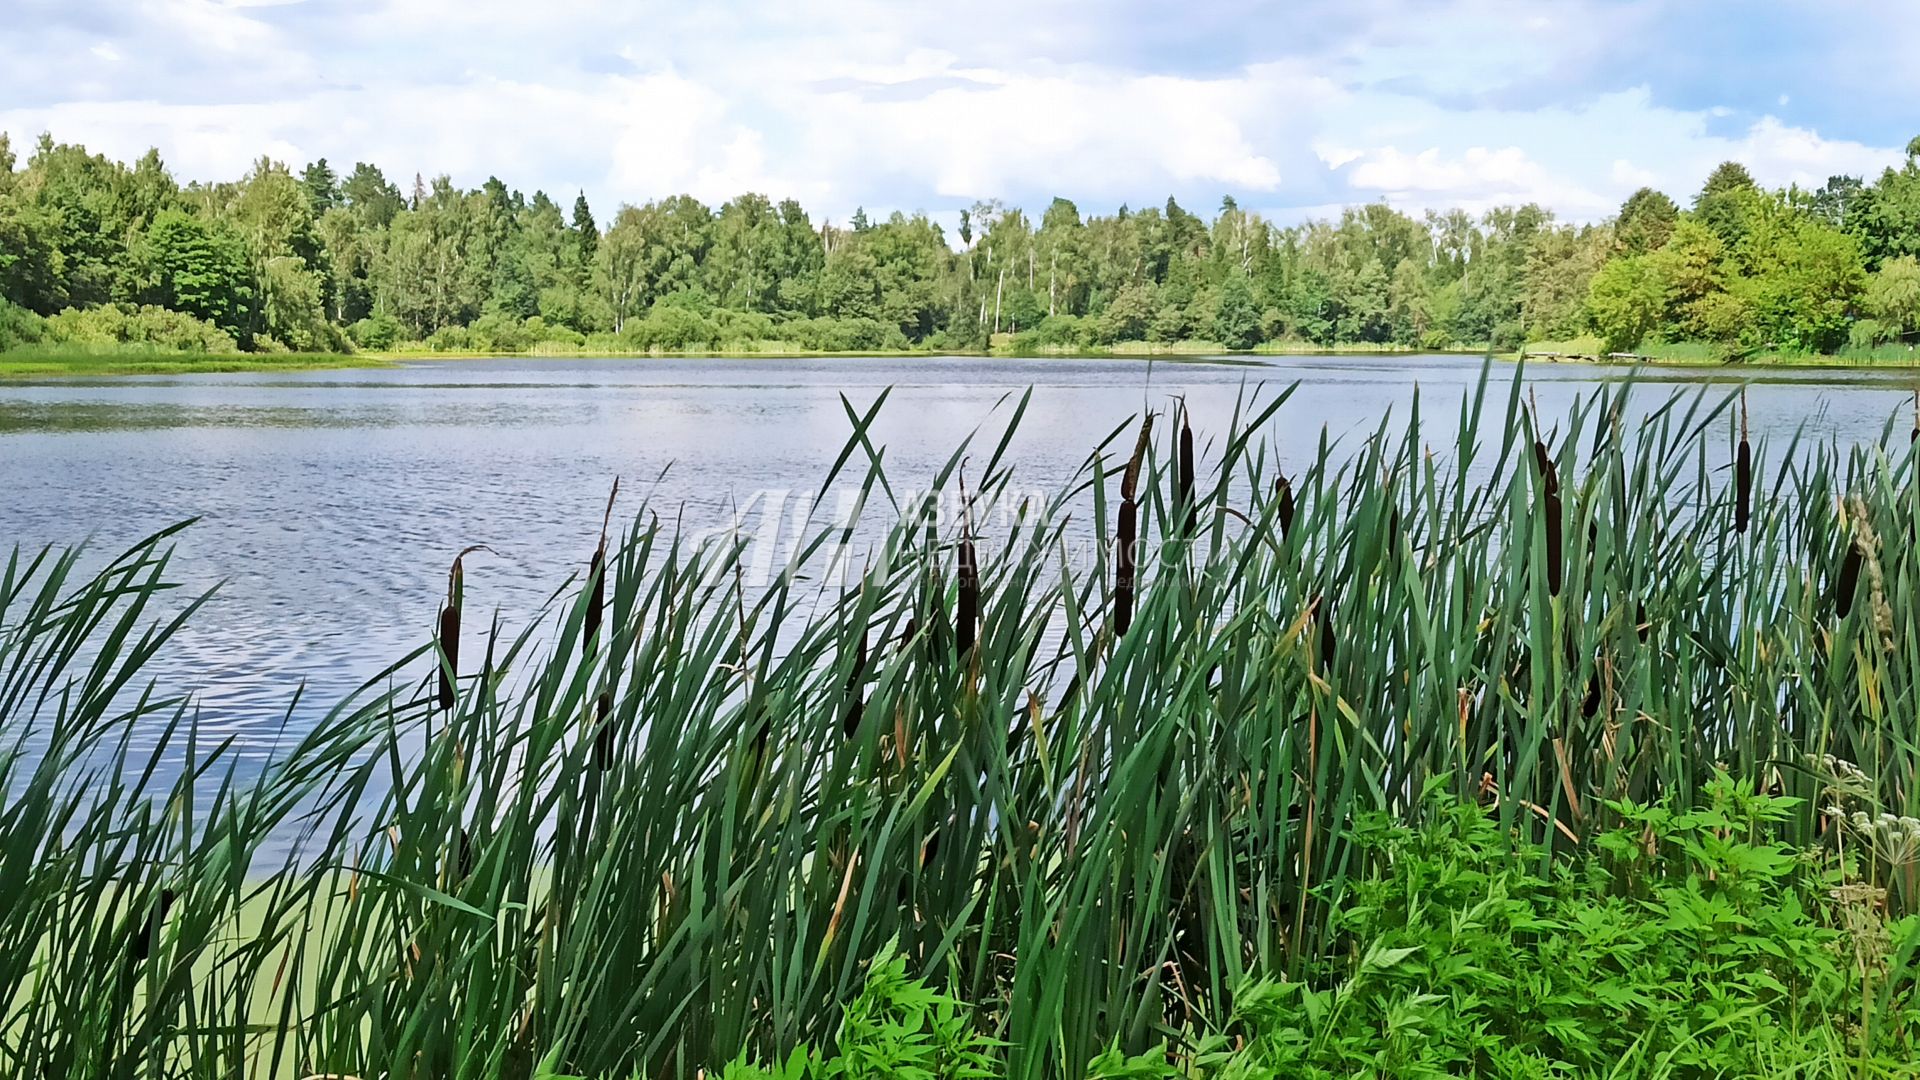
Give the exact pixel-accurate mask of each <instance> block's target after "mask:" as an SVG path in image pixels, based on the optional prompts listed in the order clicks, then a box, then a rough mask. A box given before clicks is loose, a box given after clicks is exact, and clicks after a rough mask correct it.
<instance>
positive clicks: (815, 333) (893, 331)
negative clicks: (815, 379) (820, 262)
mask: <svg viewBox="0 0 1920 1080" xmlns="http://www.w3.org/2000/svg"><path fill="white" fill-rule="evenodd" d="M780 332H781V334H782V335H783V336H785V337H788V338H791V339H792V340H793V341H794V343H795V344H797V345H799V346H800V347H801V348H803V349H807V350H810V351H814V352H878V351H881V350H889V349H905V348H907V347H908V346H909V344H910V343H909V342H908V341H907V335H906V334H905V333H903V332H901V330H900V327H898V326H896V325H894V324H893V323H883V322H881V321H879V320H878V319H865V318H844V319H836V318H831V317H826V316H822V317H820V318H817V319H796V320H794V321H792V322H789V323H787V324H786V325H784V326H782V327H781V328H780Z"/></svg>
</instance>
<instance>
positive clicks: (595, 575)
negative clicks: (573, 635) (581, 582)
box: [583, 476, 620, 642]
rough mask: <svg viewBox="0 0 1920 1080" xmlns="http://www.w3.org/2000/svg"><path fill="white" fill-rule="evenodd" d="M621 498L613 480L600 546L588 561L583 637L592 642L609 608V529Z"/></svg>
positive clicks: (617, 481) (617, 479)
mask: <svg viewBox="0 0 1920 1080" xmlns="http://www.w3.org/2000/svg"><path fill="white" fill-rule="evenodd" d="M619 497H620V478H619V477H617V476H616V477H614V478H613V491H612V493H611V494H609V495H608V496H607V513H606V516H605V517H603V518H601V519H600V546H599V547H596V548H594V549H593V558H591V559H589V560H587V577H588V579H589V582H588V589H589V591H590V592H591V593H592V595H591V597H590V598H589V599H588V600H587V615H586V620H585V629H584V631H583V637H584V638H585V640H586V641H588V642H591V641H592V640H593V636H594V635H595V634H597V633H599V632H600V622H601V619H602V618H603V617H604V615H605V611H606V606H607V527H608V526H609V525H611V524H612V523H613V501H614V500H615V499H617V498H619Z"/></svg>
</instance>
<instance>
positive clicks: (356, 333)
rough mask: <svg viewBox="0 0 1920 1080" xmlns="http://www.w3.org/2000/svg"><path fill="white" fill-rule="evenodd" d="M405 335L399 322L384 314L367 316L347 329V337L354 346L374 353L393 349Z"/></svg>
mask: <svg viewBox="0 0 1920 1080" xmlns="http://www.w3.org/2000/svg"><path fill="white" fill-rule="evenodd" d="M405 334H406V330H405V328H404V327H402V326H401V325H400V322H399V320H397V319H395V318H394V317H393V316H391V315H388V314H386V313H385V312H380V313H378V314H374V315H369V316H367V317H366V318H364V319H361V320H360V321H359V322H357V323H354V324H353V325H352V326H349V327H347V336H348V337H349V338H351V339H352V340H353V343H354V344H355V345H357V346H359V347H360V348H362V349H374V350H376V351H378V350H385V349H391V348H393V347H394V345H396V344H398V343H399V342H400V340H401V339H402V338H403V337H404V336H405Z"/></svg>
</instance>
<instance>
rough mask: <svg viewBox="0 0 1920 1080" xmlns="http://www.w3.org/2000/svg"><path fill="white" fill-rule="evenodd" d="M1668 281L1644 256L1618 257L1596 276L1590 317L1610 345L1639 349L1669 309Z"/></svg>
mask: <svg viewBox="0 0 1920 1080" xmlns="http://www.w3.org/2000/svg"><path fill="white" fill-rule="evenodd" d="M1667 292H1668V284H1667V282H1666V280H1665V278H1664V277H1663V276H1662V275H1661V273H1660V271H1659V268H1658V266H1657V265H1656V264H1654V263H1653V262H1652V261H1650V259H1649V257H1648V256H1645V255H1629V256H1627V257H1626V258H1622V259H1615V260H1613V261H1612V262H1609V263H1607V264H1606V265H1605V266H1603V267H1601V268H1600V271H1599V272H1598V273H1596V274H1595V275H1594V276H1593V284H1592V286H1591V287H1589V289H1588V291H1587V316H1588V318H1589V319H1590V320H1592V323H1593V328H1594V330H1595V331H1596V332H1598V333H1599V335H1600V337H1601V340H1603V341H1605V342H1606V345H1607V348H1608V349H1610V350H1612V351H1614V352H1626V351H1629V350H1631V349H1635V348H1638V347H1639V346H1640V344H1641V342H1642V341H1644V340H1646V339H1647V338H1648V337H1649V336H1650V335H1652V333H1653V332H1654V330H1655V328H1656V327H1658V326H1659V325H1660V320H1661V318H1662V316H1664V315H1665V314H1666V309H1667Z"/></svg>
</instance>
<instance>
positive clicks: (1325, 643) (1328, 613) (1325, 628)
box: [1313, 594, 1334, 672]
mask: <svg viewBox="0 0 1920 1080" xmlns="http://www.w3.org/2000/svg"><path fill="white" fill-rule="evenodd" d="M1313 621H1314V625H1315V626H1316V627H1318V628H1319V631H1320V670H1321V671H1322V672H1326V671H1331V670H1332V669H1333V650H1334V638H1333V600H1332V599H1331V598H1330V597H1328V596H1326V595H1324V594H1322V595H1320V596H1316V597H1314V598H1313Z"/></svg>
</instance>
